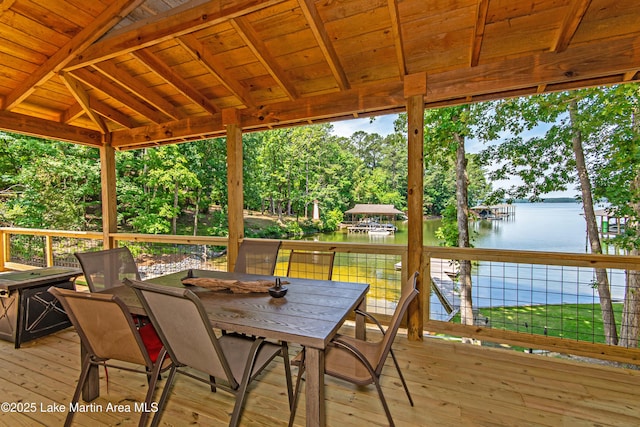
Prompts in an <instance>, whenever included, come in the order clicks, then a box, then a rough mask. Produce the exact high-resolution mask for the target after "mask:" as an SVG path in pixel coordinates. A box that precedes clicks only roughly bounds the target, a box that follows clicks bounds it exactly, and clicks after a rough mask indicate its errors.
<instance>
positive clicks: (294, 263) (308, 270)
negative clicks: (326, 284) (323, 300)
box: [287, 251, 336, 280]
mask: <svg viewBox="0 0 640 427" xmlns="http://www.w3.org/2000/svg"><path fill="white" fill-rule="evenodd" d="M335 256H336V253H335V252H299V251H291V254H290V255H289V266H288V268H287V276H288V277H299V278H306V279H317V280H331V276H332V274H333V260H334V258H335Z"/></svg>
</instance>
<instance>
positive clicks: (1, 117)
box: [0, 111, 102, 147]
mask: <svg viewBox="0 0 640 427" xmlns="http://www.w3.org/2000/svg"><path fill="white" fill-rule="evenodd" d="M0 129H2V130H5V131H7V132H16V133H20V134H23V135H30V136H35V137H37V138H45V139H57V140H60V141H67V142H73V143H75V144H81V145H88V146H91V147H100V146H102V135H101V134H100V132H98V131H94V130H90V129H85V128H79V127H76V126H70V125H67V124H64V123H57V122H52V121H51V120H43V119H39V118H36V117H31V116H25V115H23V114H17V113H12V112H10V111H0Z"/></svg>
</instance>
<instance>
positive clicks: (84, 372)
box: [64, 354, 91, 427]
mask: <svg viewBox="0 0 640 427" xmlns="http://www.w3.org/2000/svg"><path fill="white" fill-rule="evenodd" d="M90 368H91V357H90V356H89V354H86V355H85V356H84V359H83V360H82V368H81V371H80V378H78V385H77V386H76V390H75V392H74V393H73V398H72V399H71V404H70V405H69V413H68V414H67V418H66V419H65V421H64V427H69V426H71V422H72V421H73V416H74V415H75V411H72V410H71V408H72V407H73V406H75V404H77V403H78V400H79V399H80V393H82V387H83V386H84V383H85V382H86V381H87V377H88V376H89V369H90Z"/></svg>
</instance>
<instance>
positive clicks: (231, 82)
mask: <svg viewBox="0 0 640 427" xmlns="http://www.w3.org/2000/svg"><path fill="white" fill-rule="evenodd" d="M177 41H178V43H180V45H181V46H182V47H183V48H184V49H185V50H186V51H187V52H189V54H190V55H191V56H192V57H193V59H195V60H196V61H198V62H199V63H200V64H201V65H202V66H203V67H204V68H206V70H207V71H208V72H209V73H211V74H212V75H213V76H214V77H215V78H216V79H217V80H218V81H219V82H220V83H221V84H222V85H223V86H224V87H226V88H227V90H228V91H229V92H231V93H232V94H233V96H235V97H236V98H238V100H240V102H241V103H242V104H243V105H245V106H247V107H255V105H256V104H255V102H253V100H252V99H251V95H250V94H249V91H248V90H247V88H246V87H244V86H243V85H242V83H240V82H239V81H238V80H237V79H236V78H235V77H234V76H232V75H231V73H229V72H228V71H227V70H226V69H225V68H224V67H223V66H222V65H220V64H219V63H218V61H216V59H215V58H214V57H213V54H212V53H211V52H210V51H209V50H208V49H207V48H206V47H205V45H204V43H202V42H201V41H200V40H198V39H197V38H196V37H195V36H194V35H192V34H187V35H184V36H182V37H180V38H179V39H177Z"/></svg>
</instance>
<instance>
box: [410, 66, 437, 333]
mask: <svg viewBox="0 0 640 427" xmlns="http://www.w3.org/2000/svg"><path fill="white" fill-rule="evenodd" d="M405 80H406V79H405ZM407 121H408V140H407V143H408V159H407V162H408V174H407V184H408V200H407V216H408V217H409V224H408V229H407V236H408V238H407V268H406V271H407V274H409V275H411V274H413V273H414V272H416V271H418V272H419V273H420V276H419V277H418V286H417V288H418V291H419V292H420V297H419V298H416V299H414V300H413V301H412V303H411V305H410V306H409V308H408V311H407V337H408V338H409V340H412V341H421V340H422V339H423V338H422V335H423V325H424V317H427V318H428V313H429V295H428V290H429V289H430V286H429V284H430V283H431V279H430V277H423V275H424V260H423V255H422V254H423V245H424V243H423V238H424V236H423V233H424V232H423V228H422V220H423V216H424V213H423V211H422V207H423V199H424V188H423V179H424V152H423V147H424V96H423V95H411V96H410V97H408V98H407ZM425 284H426V285H425ZM425 289H426V290H427V292H426V293H425ZM423 302H424V305H423ZM425 310H426V313H427V314H426V316H425V314H424V313H423V311H425Z"/></svg>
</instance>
